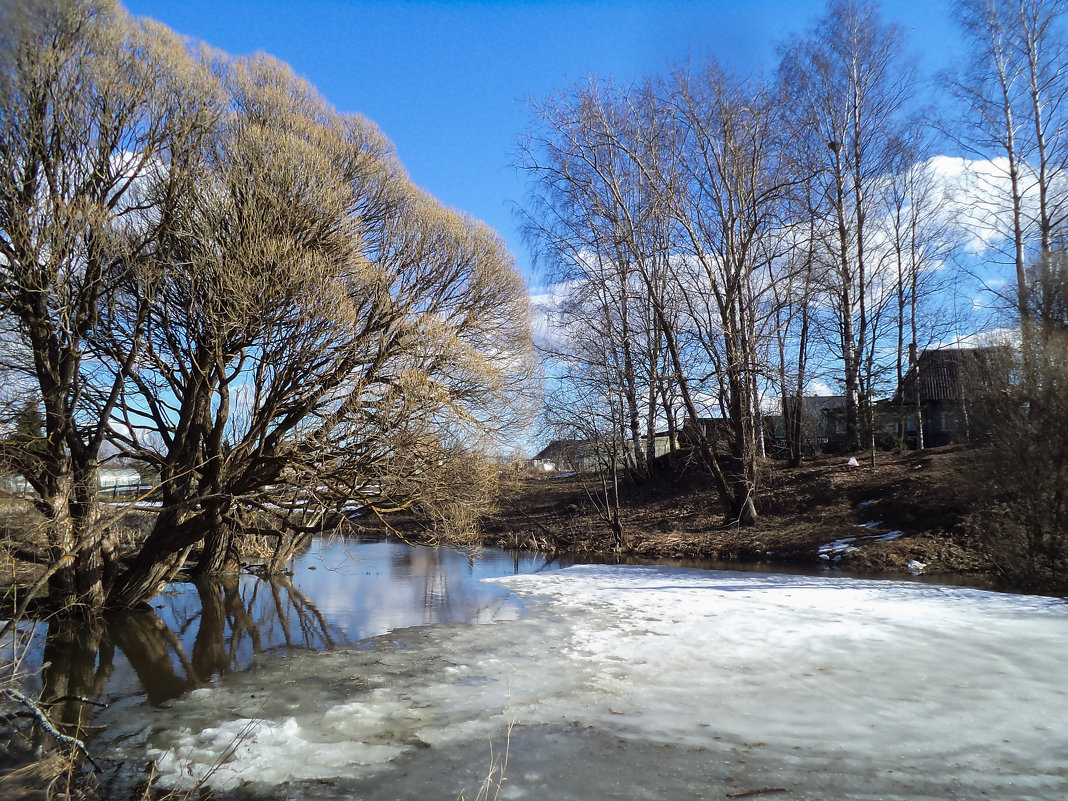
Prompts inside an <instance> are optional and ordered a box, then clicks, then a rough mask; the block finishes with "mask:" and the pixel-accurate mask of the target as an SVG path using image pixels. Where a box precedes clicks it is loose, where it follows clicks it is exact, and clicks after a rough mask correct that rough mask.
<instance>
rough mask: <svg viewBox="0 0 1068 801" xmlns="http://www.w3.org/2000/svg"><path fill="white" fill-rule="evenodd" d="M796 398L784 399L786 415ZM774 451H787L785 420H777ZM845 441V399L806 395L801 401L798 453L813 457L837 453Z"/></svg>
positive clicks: (777, 418) (843, 396) (833, 396)
mask: <svg viewBox="0 0 1068 801" xmlns="http://www.w3.org/2000/svg"><path fill="white" fill-rule="evenodd" d="M796 403H797V399H796V398H786V406H785V410H786V412H787V414H789V413H790V412H791V411H792V410H793V408H794V405H795V404H796ZM774 420H775V435H774V438H775V444H776V449H777V450H779V449H780V448H781V449H782V451H784V452H785V451H786V449H787V445H786V436H787V432H786V420H785V419H784V417H780V416H776V417H775V418H774ZM845 441H846V398H845V395H808V396H805V397H803V398H801V450H802V453H803V454H804V455H805V456H812V455H814V454H817V453H821V452H823V451H825V450H834V449H836V448H838V449H840V448H841V447H843V446H844V445H845Z"/></svg>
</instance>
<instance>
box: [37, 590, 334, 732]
mask: <svg viewBox="0 0 1068 801" xmlns="http://www.w3.org/2000/svg"><path fill="white" fill-rule="evenodd" d="M195 587H196V594H195V595H193V593H191V592H187V591H182V589H180V590H179V593H178V594H177V595H175V596H174V597H172V598H171V599H169V600H171V603H169V604H160V605H159V607H158V609H160V610H161V611H163V615H164V616H166V617H167V618H169V622H168V621H166V620H165V619H164V616H161V614H160V613H159V612H158V611H157V610H156V609H151V608H147V607H143V608H141V609H136V610H130V611H124V612H117V613H114V614H111V615H108V616H106V617H105V618H103V619H100V620H96V621H92V622H89V621H85V620H82V621H77V622H74V621H71V620H53V621H49V623H48V624H47V632H46V634H45V643H44V650H43V653H42V657H43V663H44V666H43V669H42V672H41V681H42V689H41V702H42V705H43V706H45V708H47V709H48V710H49V712H50V717H51V718H52V720H53V721H54V723H55V724H56V725H57V726H58V727H59V728H60V730H61V731H62V732H63V733H64V734H68V735H70V736H72V737H77V738H78V739H84V738H85V737H86V736H87V735H88V734H89V733H90V722H91V720H92V716H93V712H94V710H95V709H96V708H97V707H99V706H100V705H102V704H110V703H113V702H115V701H116V700H119V699H122V698H124V697H128V696H130V695H133V696H135V697H136V696H141V697H143V698H144V699H146V700H147V701H148V703H150V704H152V705H154V706H160V705H164V704H166V703H167V702H168V701H170V700H171V699H173V698H176V697H177V696H179V695H181V694H182V693H184V692H187V691H189V690H192V689H194V688H196V687H200V686H203V685H205V684H207V683H209V682H210V681H211V680H212V679H213V678H215V677H216V676H220V675H224V674H227V673H232V672H235V671H240V670H244V669H246V668H248V667H250V666H252V665H254V664H255V661H256V658H257V655H259V654H263V653H269V652H270V653H273V652H277V651H279V650H294V649H295V650H316V651H321V650H324V649H327V648H330V647H332V646H333V645H334V644H335V640H336V638H337V634H336V633H335V632H333V631H331V628H330V626H329V625H328V624H327V622H326V619H325V618H324V617H323V615H322V614H321V613H320V612H319V610H318V609H316V607H315V605H314V604H313V603H312V602H311V601H310V600H309V599H308V598H307V597H306V596H305V595H303V593H301V592H300V590H298V589H297V588H296V587H294V586H293V584H292V583H291V582H290V581H289V580H288V578H285V577H282V578H280V579H277V580H274V581H267V580H263V579H252V578H245V579H244V580H242V579H240V578H239V577H237V576H233V577H230V578H226V579H223V580H216V581H200V582H198V583H197V584H196V585H195ZM185 589H187V588H185ZM126 666H128V668H129V670H130V671H132V673H133V674H134V676H133V677H130V679H131V680H128V681H127V682H125V684H126V685H128V686H126V687H109V680H110V679H111V678H112V676H113V674H115V673H116V671H119V672H122V671H123V670H124V668H125V667H126Z"/></svg>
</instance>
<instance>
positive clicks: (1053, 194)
mask: <svg viewBox="0 0 1068 801" xmlns="http://www.w3.org/2000/svg"><path fill="white" fill-rule="evenodd" d="M1066 12H1068V5H1066V4H1065V3H1064V2H1060V0H961V2H959V3H958V4H957V17H958V20H959V22H960V24H961V26H962V28H963V30H964V33H965V36H966V37H967V39H968V41H969V43H970V45H971V48H970V52H971V54H972V57H971V60H970V62H969V63H968V64H967V68H966V70H965V72H964V73H963V75H962V77H960V78H959V79H958V80H957V81H956V82H955V84H954V90H955V94H956V95H957V96H958V97H959V98H960V99H961V100H962V101H964V105H965V108H967V109H968V110H969V116H968V118H967V119H966V120H965V121H964V125H963V126H962V127H961V128H960V136H959V141H961V142H962V143H963V144H964V145H965V146H967V147H968V148H969V149H971V150H972V151H973V152H974V153H976V154H977V155H979V156H981V157H983V158H984V159H990V161H989V166H990V167H991V168H995V169H997V168H999V166H1000V165H1004V171H1003V174H997V173H996V172H995V177H996V178H997V179H998V180H995V181H990V180H985V181H983V182H982V188H983V189H984V190H985V191H986V193H987V194H988V195H989V196H990V197H992V198H993V199H994V201H993V203H994V206H993V208H990V207H989V206H988V207H986V208H985V209H984V213H983V214H981V216H980V217H979V219H977V220H975V222H976V223H977V224H978V225H979V226H981V227H986V228H993V229H994V230H995V231H996V232H997V234H998V235H999V236H1000V238H1001V240H1002V241H1003V242H1004V243H1005V246H1006V247H1007V249H1008V256H1009V261H1010V262H1011V264H1012V268H1013V271H1014V278H1015V282H1014V283H1013V284H1011V286H1012V287H1014V289H1015V295H1014V296H1013V297H1012V298H1011V299H1009V298H1006V300H1009V301H1010V303H1011V305H1012V306H1013V308H1014V311H1015V312H1016V314H1017V316H1018V317H1019V320H1020V330H1021V338H1022V347H1023V352H1024V359H1025V374H1027V364H1029V363H1031V362H1033V361H1035V360H1036V359H1037V356H1038V351H1039V350H1040V348H1041V347H1042V339H1044V338H1045V337H1046V335H1048V334H1049V333H1050V332H1051V330H1052V329H1051V328H1050V327H1049V325H1050V323H1051V322H1052V318H1053V317H1054V316H1055V315H1051V314H1050V312H1051V303H1053V302H1054V298H1055V296H1056V292H1055V289H1054V288H1055V286H1056V284H1057V279H1056V276H1055V275H1054V273H1055V272H1056V270H1057V269H1058V264H1059V263H1060V262H1059V260H1057V259H1055V258H1053V252H1054V248H1055V245H1056V242H1055V239H1056V236H1057V231H1058V230H1059V229H1060V228H1061V227H1062V226H1063V224H1064V222H1065V219H1066V215H1068V192H1066V191H1065V177H1066V176H1065V169H1066V167H1068V102H1066V101H1068V69H1066V67H1065V64H1066V44H1065V18H1066ZM1032 265H1033V269H1032ZM1028 380H1029V381H1030V383H1031V385H1032V388H1033V389H1035V386H1034V385H1035V381H1036V380H1037V378H1036V377H1035V376H1033V375H1031V376H1030V377H1029V378H1028Z"/></svg>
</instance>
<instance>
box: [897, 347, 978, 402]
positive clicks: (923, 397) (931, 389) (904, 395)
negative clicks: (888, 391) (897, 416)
mask: <svg viewBox="0 0 1068 801" xmlns="http://www.w3.org/2000/svg"><path fill="white" fill-rule="evenodd" d="M985 351H986V349H984V348H954V349H952V350H925V351H923V353H921V354H920V358H919V359H918V360H917V363H916V364H914V365H912V366H911V367H910V368H909V371H908V372H907V373H906V374H905V377H904V378H902V379H901V386H899V387H898V388H897V392H895V393H894V400H895V401H904V402H905V403H915V402H916V392H917V389H918V390H919V397H920V402H921V403H922V402H924V401H943V400H955V399H959V398H960V394H961V377H962V373H963V371H964V370H965V369H967V368H968V367H969V366H972V365H975V364H977V363H979V362H980V361H982V360H984V359H985ZM917 368H918V369H919V378H918V380H917V375H916V373H917ZM917 383H918V385H919V386H918V387H917Z"/></svg>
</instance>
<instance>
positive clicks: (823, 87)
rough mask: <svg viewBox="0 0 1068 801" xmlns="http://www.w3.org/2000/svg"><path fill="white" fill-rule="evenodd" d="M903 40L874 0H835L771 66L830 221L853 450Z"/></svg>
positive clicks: (832, 281) (831, 273)
mask: <svg viewBox="0 0 1068 801" xmlns="http://www.w3.org/2000/svg"><path fill="white" fill-rule="evenodd" d="M902 41H903V36H902V33H901V30H900V29H899V28H898V27H897V26H895V25H889V24H885V23H883V22H882V21H881V19H880V14H879V11H878V8H877V7H876V6H875V5H874V4H873V3H868V2H854V0H833V1H832V2H831V3H829V5H828V8H827V14H826V15H825V16H824V17H823V18H822V19H821V20H820V21H819V22H818V23H817V25H816V27H815V28H814V29H813V30H812V31H811V32H810V33H809V34H808V35H807V36H806V37H804V38H795V39H793V40H792V41H790V42H789V44H788V45H787V46H786V47H785V48H784V52H783V58H782V61H781V64H780V67H779V73H780V78H781V79H782V81H783V82H784V83H785V85H787V86H788V87H790V88H791V91H792V93H793V96H792V99H791V100H790V101H789V106H790V108H791V109H793V111H794V112H795V114H794V126H793V131H794V134H795V136H796V137H797V139H798V141H800V142H804V143H807V145H808V153H807V157H806V161H805V164H806V166H807V167H808V168H809V169H810V170H811V171H812V172H813V173H814V174H815V175H816V176H817V177H818V180H819V182H820V186H821V189H820V191H821V194H822V202H824V203H826V205H827V207H828V209H829V210H830V211H831V213H832V215H833V217H832V219H833V220H834V224H835V225H834V229H833V232H831V235H830V236H828V237H827V239H826V240H825V243H824V247H825V250H826V253H827V255H828V256H829V257H830V258H829V259H828V263H827V267H828V270H827V273H826V279H827V280H826V287H827V290H828V292H829V293H830V294H829V297H831V298H833V301H834V310H835V314H834V324H835V329H836V331H835V335H836V341H835V343H834V344H835V346H836V349H837V350H838V352H839V356H840V358H841V360H842V373H843V384H844V387H845V395H846V418H847V419H846V427H847V438H848V444H849V447H850V448H851V449H853V450H856V449H859V447H860V414H859V402H860V400H861V396H862V394H865V393H864V390H865V387H863V386H862V384H863V383H865V378H864V365H865V361H866V356H867V354H868V353H869V352H870V348H871V347H872V342H873V339H874V332H873V330H872V328H873V322H874V318H875V316H876V315H875V311H876V310H875V309H873V308H872V307H871V301H872V297H871V291H872V288H873V286H874V285H875V282H876V279H875V277H874V273H875V272H876V269H875V265H874V264H872V263H871V260H872V255H871V248H872V238H873V234H874V231H873V230H872V222H873V220H872V218H873V214H874V212H875V209H876V208H877V204H878V203H879V200H878V191H879V186H880V184H881V183H882V182H883V181H884V177H885V176H887V175H889V174H891V173H892V172H893V171H894V170H895V168H896V166H897V159H898V154H899V152H900V151H899V149H898V148H897V147H896V143H897V142H898V141H899V140H900V139H901V138H902V134H903V126H904V124H905V119H904V113H905V111H906V109H907V107H908V104H909V102H910V100H911V87H912V85H913V80H912V72H911V70H910V69H909V68H908V67H907V66H906V65H904V64H903V63H902ZM868 383H870V382H868ZM867 400H869V401H870V398H868V399H867Z"/></svg>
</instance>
